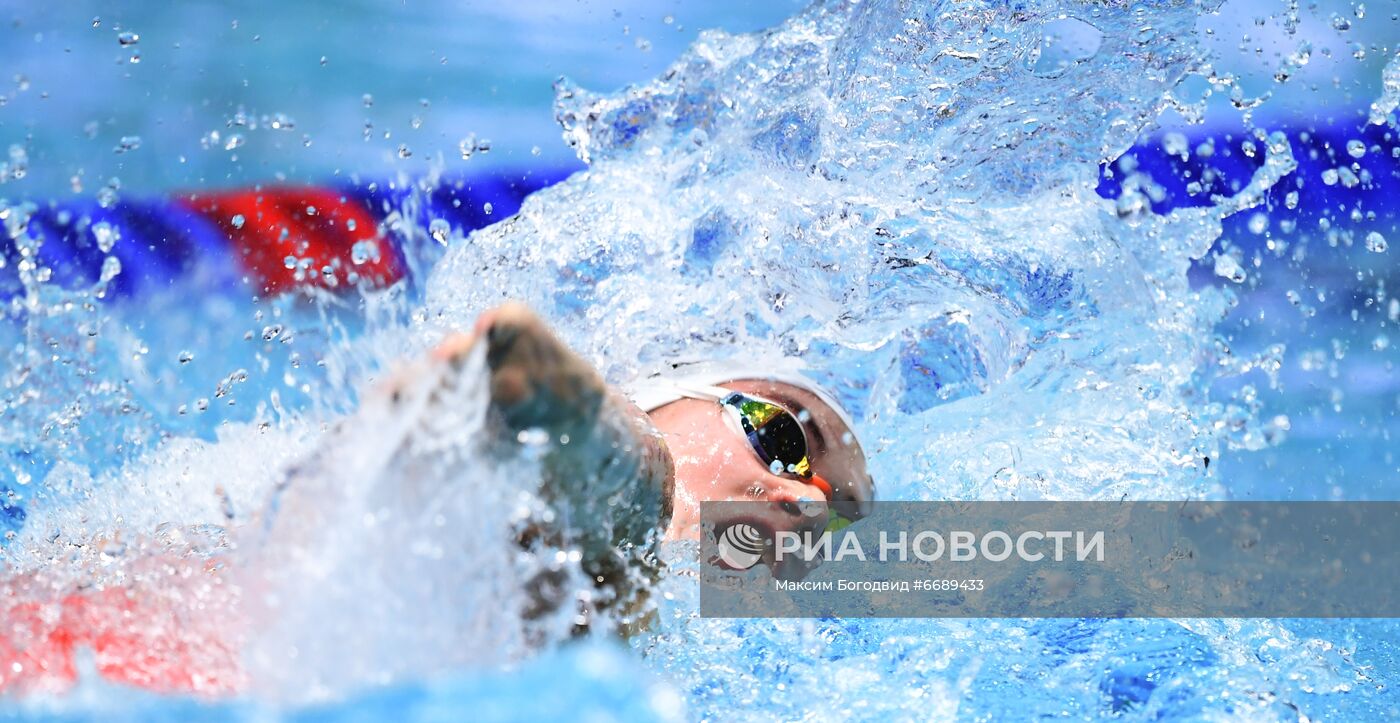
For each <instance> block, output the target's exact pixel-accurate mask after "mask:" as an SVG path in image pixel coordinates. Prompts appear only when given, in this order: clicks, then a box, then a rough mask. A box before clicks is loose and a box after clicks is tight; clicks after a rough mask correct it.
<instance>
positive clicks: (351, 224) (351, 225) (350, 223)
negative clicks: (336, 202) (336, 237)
mask: <svg viewBox="0 0 1400 723" xmlns="http://www.w3.org/2000/svg"><path fill="white" fill-rule="evenodd" d="M357 226H359V224H357V223H355V219H353V218H351V219H347V220H346V221H345V230H347V231H354V230H355V227H357Z"/></svg>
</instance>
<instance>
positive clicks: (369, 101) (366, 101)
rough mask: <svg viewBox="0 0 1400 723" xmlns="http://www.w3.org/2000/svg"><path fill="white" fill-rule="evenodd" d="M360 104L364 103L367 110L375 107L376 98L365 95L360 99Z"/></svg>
mask: <svg viewBox="0 0 1400 723" xmlns="http://www.w3.org/2000/svg"><path fill="white" fill-rule="evenodd" d="M360 102H362V103H364V104H365V107H366V108H372V107H374V96H372V95H370V94H369V93H365V94H364V95H363V96H361V97H360Z"/></svg>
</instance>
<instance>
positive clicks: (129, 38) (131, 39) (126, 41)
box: [93, 19, 141, 45]
mask: <svg viewBox="0 0 1400 723" xmlns="http://www.w3.org/2000/svg"><path fill="white" fill-rule="evenodd" d="M93 27H94V28H95V27H97V23H96V20H95V19H94V21H93ZM117 42H118V43H120V44H122V45H135V44H137V43H139V42H141V36H140V35H137V34H136V33H133V32H131V31H130V30H127V31H123V32H120V33H117Z"/></svg>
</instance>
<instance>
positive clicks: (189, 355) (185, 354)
mask: <svg viewBox="0 0 1400 723" xmlns="http://www.w3.org/2000/svg"><path fill="white" fill-rule="evenodd" d="M175 359H176V361H178V362H180V363H181V364H189V363H190V362H192V361H194V352H192V351H190V350H189V349H181V350H180V353H179V354H177V355H176V356H175Z"/></svg>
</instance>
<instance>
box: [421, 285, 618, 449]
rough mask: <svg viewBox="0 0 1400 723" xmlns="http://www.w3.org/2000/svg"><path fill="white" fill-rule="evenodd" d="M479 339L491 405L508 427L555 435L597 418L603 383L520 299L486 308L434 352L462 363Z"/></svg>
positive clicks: (446, 360) (435, 354)
mask: <svg viewBox="0 0 1400 723" xmlns="http://www.w3.org/2000/svg"><path fill="white" fill-rule="evenodd" d="M479 343H484V344H486V346H487V348H486V363H487V366H488V367H489V368H490V370H491V382H490V385H491V404H492V406H493V408H494V409H495V410H496V411H497V412H499V414H500V418H501V420H502V421H503V422H504V423H505V425H506V426H507V428H508V429H509V431H511V432H520V431H524V430H527V429H540V430H544V431H547V432H550V433H551V434H553V435H555V436H557V435H560V434H569V433H570V432H577V431H580V428H581V427H586V426H589V425H590V424H591V423H592V422H593V421H595V420H596V418H597V416H598V414H599V408H600V406H601V405H602V404H603V401H604V399H605V398H606V397H607V396H608V394H609V390H608V386H607V384H606V383H605V382H604V381H603V378H602V376H600V375H599V374H598V372H597V371H596V370H595V369H593V367H592V366H590V365H589V364H588V362H586V361H584V360H583V359H582V358H581V357H579V356H578V355H577V354H575V353H574V351H573V350H572V349H570V348H569V347H568V346H566V345H565V344H564V343H563V342H562V341H560V340H559V339H558V337H556V336H555V335H554V334H553V332H551V331H550V330H549V327H548V326H547V325H546V324H545V322H544V320H542V319H540V317H539V316H537V315H536V314H535V313H534V312H533V311H531V310H530V309H529V308H528V307H526V306H525V305H524V304H521V303H519V302H507V303H505V304H502V305H501V306H498V307H496V308H494V309H491V310H490V311H487V312H486V313H484V314H482V315H481V317H480V318H478V319H477V322H476V328H475V329H474V330H473V331H472V333H470V334H463V333H458V334H453V335H451V336H449V337H448V338H447V339H445V340H444V341H443V342H442V343H441V344H439V345H438V347H437V348H436V349H435V350H434V351H433V355H434V356H435V357H437V358H438V359H439V360H442V361H445V362H447V363H450V364H453V365H454V366H457V365H461V364H464V363H465V362H466V359H467V356H468V355H469V354H470V353H471V350H472V349H473V348H475V347H476V345H477V344H479Z"/></svg>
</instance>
